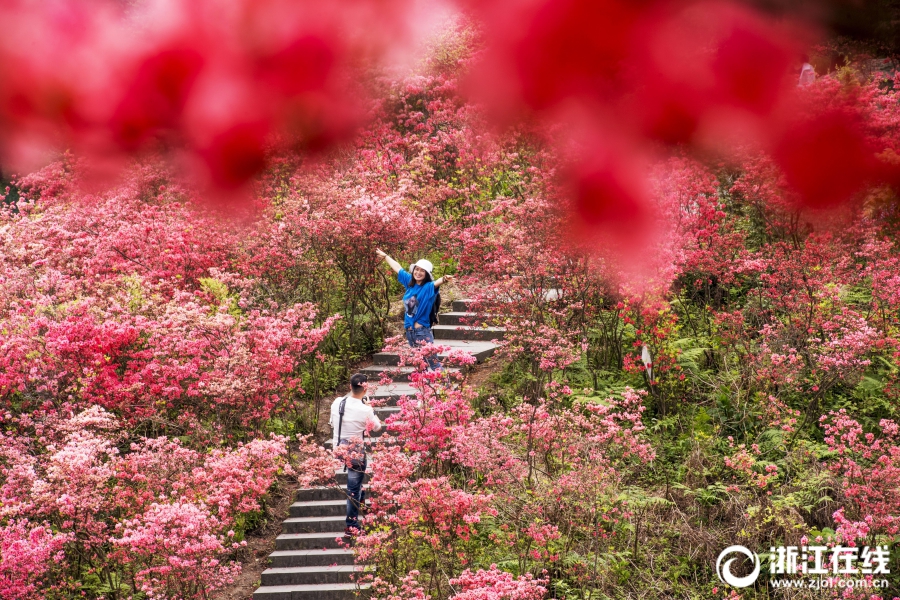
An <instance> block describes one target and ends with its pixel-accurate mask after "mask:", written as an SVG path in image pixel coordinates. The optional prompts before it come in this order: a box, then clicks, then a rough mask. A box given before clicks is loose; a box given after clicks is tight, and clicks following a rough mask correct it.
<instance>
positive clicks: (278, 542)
mask: <svg viewBox="0 0 900 600" xmlns="http://www.w3.org/2000/svg"><path fill="white" fill-rule="evenodd" d="M343 520H344V519H341V521H343ZM343 535H344V524H343V523H341V530H340V531H317V532H314V533H282V534H281V535H279V536H278V537H276V538H275V549H276V550H313V549H319V550H322V549H323V548H326V549H327V548H343V545H342V542H341V541H339V540H342V539H343V538H342V536H343Z"/></svg>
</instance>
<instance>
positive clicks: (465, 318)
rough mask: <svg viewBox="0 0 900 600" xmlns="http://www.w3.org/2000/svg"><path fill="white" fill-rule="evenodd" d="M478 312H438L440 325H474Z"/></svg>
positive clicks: (478, 315) (476, 322)
mask: <svg viewBox="0 0 900 600" xmlns="http://www.w3.org/2000/svg"><path fill="white" fill-rule="evenodd" d="M480 318H481V317H480V314H479V313H475V312H445V313H441V314H440V320H439V323H440V324H441V325H476V324H478V319H480Z"/></svg>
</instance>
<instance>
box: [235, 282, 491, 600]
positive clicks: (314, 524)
mask: <svg viewBox="0 0 900 600" xmlns="http://www.w3.org/2000/svg"><path fill="white" fill-rule="evenodd" d="M470 308H471V303H470V301H468V300H454V301H453V303H452V309H453V310H452V312H445V313H441V315H440V325H436V326H435V327H433V328H432V331H433V332H434V338H435V344H438V345H442V346H450V347H452V348H460V349H464V350H466V351H468V352H469V353H470V354H472V355H473V356H474V357H475V359H476V360H477V361H478V362H482V361H484V360H485V359H487V358H488V357H490V356H491V355H493V354H494V351H495V350H496V349H497V347H498V346H497V343H496V342H497V341H498V340H500V339H502V338H503V335H504V332H505V330H504V329H502V328H499V327H478V326H475V325H474V323H476V322H477V320H478V314H477V313H474V312H471V311H470ZM373 358H374V361H373V362H374V364H373V365H372V366H370V367H366V368H364V369H361V372H362V373H366V374H368V375H369V379H370V380H372V381H377V380H378V379H380V377H381V373H382V372H383V371H385V370H386V369H388V368H391V367H393V366H396V365H397V364H398V363H399V360H400V357H399V355H397V354H396V353H392V352H379V353H377V354H375V355H374V357H373ZM448 370H450V369H448ZM454 370H456V369H454ZM412 371H413V369H412V368H404V369H401V371H400V374H399V375H394V376H393V380H394V383H393V385H391V386H386V387H379V388H378V389H377V390H376V391H375V392H374V393H373V394H371V395H370V397H373V398H376V399H383V400H386V403H385V404H386V405H385V406H380V407H377V408H376V409H375V412H376V414H377V415H378V418H379V419H381V421H382V422H383V421H384V420H385V419H387V418H388V417H389V416H390V415H392V414H394V413H396V412H397V411H399V410H400V409H399V408H398V407H397V400H398V399H399V398H400V397H402V396H414V395H415V393H416V390H415V388H413V387H412V386H410V385H409V377H408V376H409V373H411V372H412ZM386 429H387V428H386V427H383V428H382V429H381V431H380V432H377V433H376V434H374V436H375V437H377V436H378V435H380V434H382V433H383V432H385V431H386ZM330 445H331V440H328V442H327V443H326V446H329V447H330ZM369 465H370V466H369V471H371V460H370V462H369ZM335 482H336V486H335V487H316V488H305V489H300V490H297V495H296V501H295V502H294V503H293V504H292V505H291V508H290V514H289V517H288V518H287V519H286V520H285V521H284V523H283V525H282V529H283V533H282V534H281V535H279V536H278V537H277V538H276V540H275V552H273V553H272V554H270V555H269V563H270V567H269V568H268V569H266V570H265V571H264V572H263V574H262V579H261V582H260V586H261V587H260V588H259V589H257V590H256V592H254V593H253V600H350V599H352V598H355V594H356V591H357V589H358V586H357V584H356V583H354V582H353V581H352V579H351V577H352V576H353V575H354V574H356V573H361V572H362V571H364V570H365V569H366V568H367V567H366V566H364V565H356V564H355V563H354V557H353V550H352V549H350V548H348V547H347V545H346V543H344V542H343V538H342V536H343V534H344V517H345V515H346V506H347V494H346V485H347V474H346V473H344V472H343V469H338V470H337V471H336V473H335ZM337 486H340V487H337ZM360 512H361V518H362V520H363V522H365V516H364V515H365V511H364V510H363V511H360ZM361 587H365V586H361Z"/></svg>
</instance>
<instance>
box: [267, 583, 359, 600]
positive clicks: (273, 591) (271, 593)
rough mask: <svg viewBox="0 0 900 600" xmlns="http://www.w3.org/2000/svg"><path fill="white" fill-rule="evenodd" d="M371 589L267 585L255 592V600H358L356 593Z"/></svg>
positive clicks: (352, 585) (341, 585)
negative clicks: (360, 590)
mask: <svg viewBox="0 0 900 600" xmlns="http://www.w3.org/2000/svg"><path fill="white" fill-rule="evenodd" d="M369 587H370V586H369V584H363V585H360V586H357V585H356V584H355V583H320V584H317V585H267V586H263V587H261V588H259V589H257V590H256V591H255V592H253V600H356V591H357V590H358V589H364V590H365V589H368V588H369Z"/></svg>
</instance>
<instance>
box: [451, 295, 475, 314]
mask: <svg viewBox="0 0 900 600" xmlns="http://www.w3.org/2000/svg"><path fill="white" fill-rule="evenodd" d="M473 304H474V301H473V300H472V299H470V298H460V299H459V300H454V301H453V302H451V303H450V306H451V307H452V308H453V312H469V311H470V310H471V309H472V307H473Z"/></svg>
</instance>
